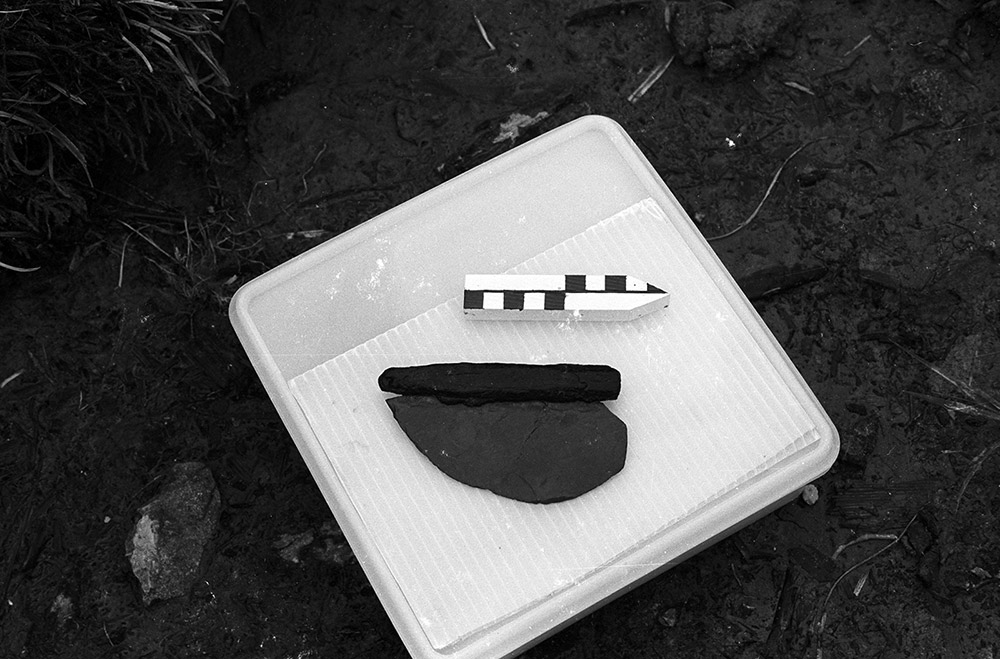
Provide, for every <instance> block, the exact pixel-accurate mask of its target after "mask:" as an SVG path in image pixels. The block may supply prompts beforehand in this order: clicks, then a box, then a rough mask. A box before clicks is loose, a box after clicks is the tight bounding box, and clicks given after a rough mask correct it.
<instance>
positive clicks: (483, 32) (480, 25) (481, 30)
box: [472, 10, 497, 50]
mask: <svg viewBox="0 0 1000 659" xmlns="http://www.w3.org/2000/svg"><path fill="white" fill-rule="evenodd" d="M472 20H474V21H475V22H476V27H478V28H479V34H481V35H482V37H483V41H485V42H486V45H487V46H489V47H490V50H496V49H497V47H496V46H494V45H493V42H492V41H490V38H489V36H488V35H487V34H486V28H485V27H483V22H482V21H481V20H479V14H477V13H476V11H475V10H472Z"/></svg>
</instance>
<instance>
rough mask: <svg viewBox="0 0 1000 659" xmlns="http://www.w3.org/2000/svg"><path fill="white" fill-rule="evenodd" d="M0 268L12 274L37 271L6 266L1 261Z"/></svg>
mask: <svg viewBox="0 0 1000 659" xmlns="http://www.w3.org/2000/svg"><path fill="white" fill-rule="evenodd" d="M0 268H3V269H4V270H10V271H12V272H34V271H35V270H38V268H19V267H17V266H16V265H8V264H7V263H4V262H3V261H0Z"/></svg>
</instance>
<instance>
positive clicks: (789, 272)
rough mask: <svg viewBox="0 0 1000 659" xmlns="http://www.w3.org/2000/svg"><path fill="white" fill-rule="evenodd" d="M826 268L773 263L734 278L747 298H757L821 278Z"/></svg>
mask: <svg viewBox="0 0 1000 659" xmlns="http://www.w3.org/2000/svg"><path fill="white" fill-rule="evenodd" d="M825 275H826V268H825V267H823V266H809V265H794V266H786V265H775V266H768V267H765V268H761V269H760V270H755V271H753V272H751V273H748V274H746V275H743V276H742V277H739V278H738V279H737V280H736V283H737V284H739V286H740V288H741V289H743V294H744V295H746V296H747V299H748V300H759V299H761V298H765V297H768V296H771V295H776V294H778V293H781V292H783V291H787V290H789V289H791V288H795V287H797V286H802V285H804V284H808V283H811V282H814V281H816V280H818V279H821V278H823V277H824V276H825Z"/></svg>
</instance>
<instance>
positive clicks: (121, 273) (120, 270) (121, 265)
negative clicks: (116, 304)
mask: <svg viewBox="0 0 1000 659" xmlns="http://www.w3.org/2000/svg"><path fill="white" fill-rule="evenodd" d="M131 237H132V234H128V235H127V236H125V241H124V242H122V257H121V260H119V261H118V288H121V287H122V278H123V276H124V274H125V247H126V246H128V239H129V238H131Z"/></svg>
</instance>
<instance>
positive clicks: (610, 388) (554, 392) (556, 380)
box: [378, 362, 621, 405]
mask: <svg viewBox="0 0 1000 659" xmlns="http://www.w3.org/2000/svg"><path fill="white" fill-rule="evenodd" d="M378 386H379V388H380V389H381V390H382V391H386V392H390V393H394V394H405V395H413V396H435V397H437V398H438V400H440V401H442V402H444V403H465V404H466V405H480V404H482V403H487V402H494V401H530V400H540V401H550V402H573V401H581V402H597V401H602V400H613V399H615V398H618V393H619V392H620V391H621V374H620V373H619V372H618V371H617V370H615V369H614V368H612V367H610V366H605V365H602V364H504V363H472V362H457V363H451V364H426V365H423V366H407V367H396V368H388V369H386V370H385V371H384V372H383V373H382V375H380V376H379V378H378Z"/></svg>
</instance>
